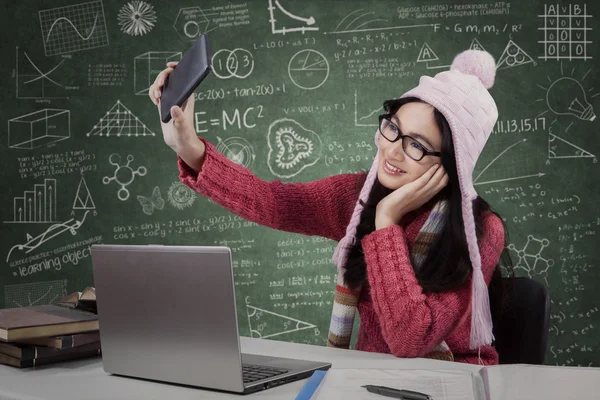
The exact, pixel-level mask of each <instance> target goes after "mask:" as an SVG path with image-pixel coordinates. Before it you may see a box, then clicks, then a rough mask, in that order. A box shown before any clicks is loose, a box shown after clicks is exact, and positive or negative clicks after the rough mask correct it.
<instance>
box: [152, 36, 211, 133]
mask: <svg viewBox="0 0 600 400" xmlns="http://www.w3.org/2000/svg"><path fill="white" fill-rule="evenodd" d="M210 70H211V65H210V53H209V49H208V38H207V35H206V34H203V35H201V36H200V37H199V38H198V40H196V43H194V45H193V46H192V47H190V49H189V50H188V51H186V52H185V54H184V55H183V57H182V58H181V60H180V61H179V63H178V64H177V66H176V67H175V69H174V70H173V71H172V72H171V73H170V74H169V76H167V79H166V80H165V84H164V85H163V88H162V94H161V96H160V113H161V117H162V121H163V122H164V123H167V122H169V121H170V120H171V107H173V106H174V105H178V106H179V107H181V106H182V104H183V103H184V102H185V101H186V100H187V98H188V97H190V95H191V94H192V93H193V92H194V90H195V89H196V88H197V87H198V85H199V84H200V82H202V80H204V78H206V76H207V75H208V73H209V72H210Z"/></svg>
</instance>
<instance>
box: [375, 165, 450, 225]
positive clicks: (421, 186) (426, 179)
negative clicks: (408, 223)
mask: <svg viewBox="0 0 600 400" xmlns="http://www.w3.org/2000/svg"><path fill="white" fill-rule="evenodd" d="M447 184H448V174H447V173H446V171H445V170H444V167H443V166H442V165H438V164H436V165H434V166H432V167H431V168H430V169H429V170H428V171H427V172H425V173H424V174H423V175H422V176H420V177H419V178H418V179H416V180H414V181H413V182H410V183H407V184H406V185H404V186H402V187H399V188H398V189H396V190H394V191H393V192H392V193H390V194H389V195H387V196H386V197H384V198H383V199H382V200H381V201H380V202H379V204H377V209H376V211H375V229H383V228H387V227H388V226H391V225H395V224H398V223H399V222H400V220H401V219H402V217H403V216H404V215H405V214H406V213H409V212H411V211H414V210H416V209H417V208H419V207H421V206H422V205H423V204H425V203H427V202H428V201H429V200H431V198H433V196H435V195H436V194H437V193H439V192H440V190H442V189H443V188H444V187H445V186H446V185H447Z"/></svg>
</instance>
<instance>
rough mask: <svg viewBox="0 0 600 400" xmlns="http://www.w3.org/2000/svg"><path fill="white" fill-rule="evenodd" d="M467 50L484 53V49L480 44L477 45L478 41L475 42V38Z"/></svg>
mask: <svg viewBox="0 0 600 400" xmlns="http://www.w3.org/2000/svg"><path fill="white" fill-rule="evenodd" d="M469 50H481V51H485V49H484V48H483V46H482V45H481V43H479V40H477V38H474V39H473V41H472V42H471V46H470V47H469Z"/></svg>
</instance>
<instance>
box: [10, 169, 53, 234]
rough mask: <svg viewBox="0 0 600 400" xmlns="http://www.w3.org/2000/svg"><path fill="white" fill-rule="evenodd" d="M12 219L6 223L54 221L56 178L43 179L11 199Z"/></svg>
mask: <svg viewBox="0 0 600 400" xmlns="http://www.w3.org/2000/svg"><path fill="white" fill-rule="evenodd" d="M13 206H14V210H13V220H12V221H4V222H6V223H18V224H26V223H56V222H58V221H57V219H56V179H44V183H37V184H34V186H33V190H25V191H24V192H23V196H19V197H15V198H14V201H13Z"/></svg>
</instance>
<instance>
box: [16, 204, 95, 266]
mask: <svg viewBox="0 0 600 400" xmlns="http://www.w3.org/2000/svg"><path fill="white" fill-rule="evenodd" d="M89 212H90V211H89V210H87V211H86V212H85V213H84V214H83V217H81V219H76V218H71V219H69V220H68V221H65V222H59V223H56V224H53V225H51V226H50V227H49V228H48V229H46V230H45V231H44V232H42V233H40V234H39V235H37V236H35V237H33V236H31V235H30V234H29V233H28V234H27V235H26V239H27V241H26V242H25V243H22V244H16V245H14V246H13V247H11V248H10V250H9V251H8V254H7V255H6V262H8V261H9V260H10V256H11V254H12V252H13V251H14V250H25V253H29V252H31V251H33V250H35V249H37V248H38V247H39V246H41V245H42V244H44V243H46V242H47V241H49V240H51V239H53V238H55V237H56V236H59V235H61V234H63V233H65V232H71V235H76V234H77V231H78V230H79V228H81V226H82V225H83V223H84V222H85V218H86V217H87V215H88V213H89Z"/></svg>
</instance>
